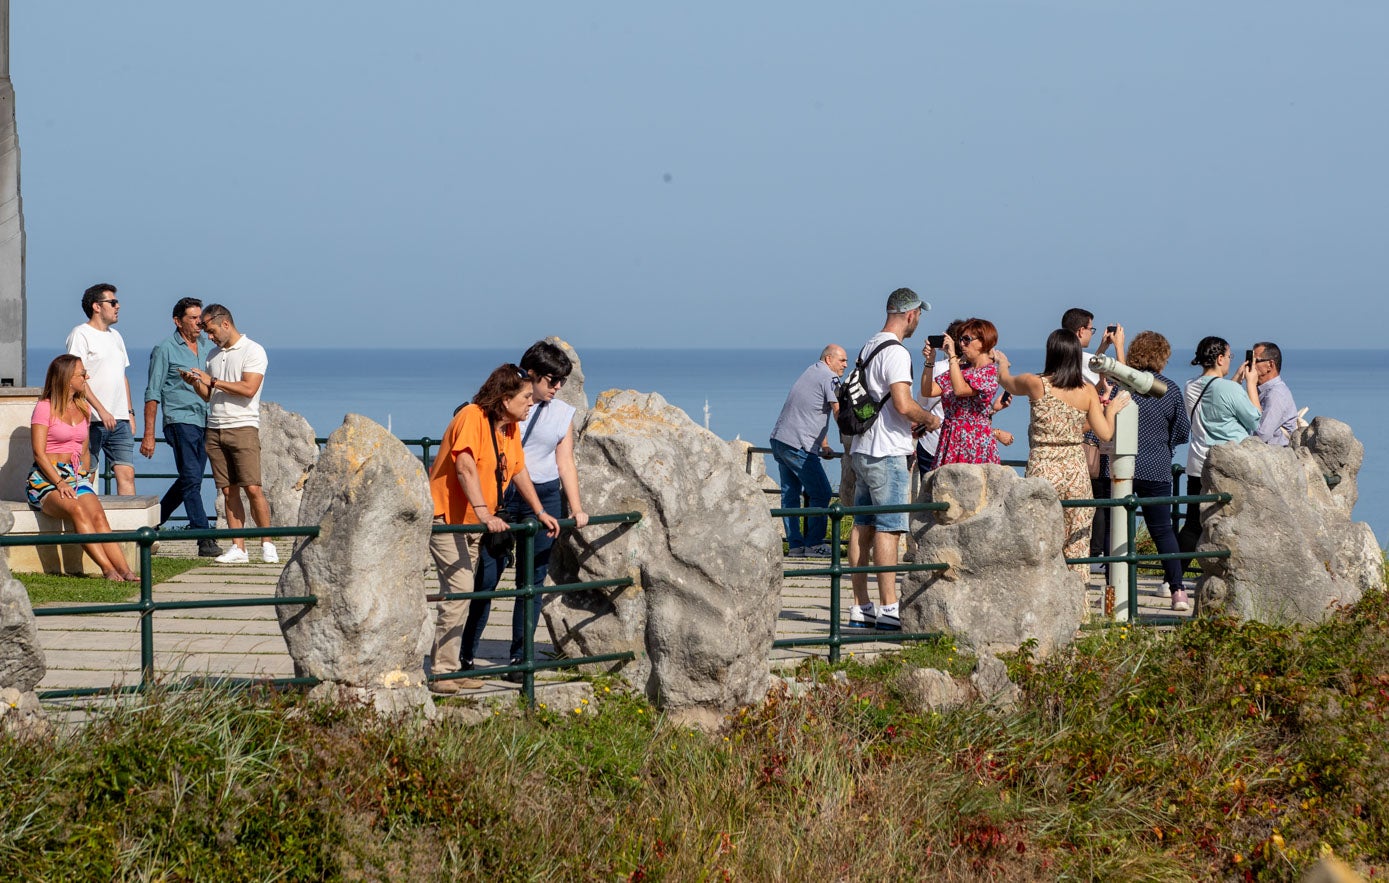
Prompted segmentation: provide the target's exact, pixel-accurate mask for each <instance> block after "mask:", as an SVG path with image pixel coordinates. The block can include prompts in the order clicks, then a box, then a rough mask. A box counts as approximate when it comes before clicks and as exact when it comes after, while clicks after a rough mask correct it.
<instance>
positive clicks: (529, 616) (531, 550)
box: [513, 518, 538, 708]
mask: <svg viewBox="0 0 1389 883" xmlns="http://www.w3.org/2000/svg"><path fill="white" fill-rule="evenodd" d="M537 526H538V522H536V520H535V519H534V518H527V519H526V520H525V522H523V523H522V525H521V530H520V534H521V543H520V546H519V548H518V549H517V550H516V552H517V556H516V583H517V585H516V588H518V589H520V590H521V591H523V592H525V594H524V595H522V596H521V597H519V598H517V599H516V600H517V601H519V602H520V603H521V613H522V615H523V616H524V619H522V620H521V622H522V623H524V624H525V630H524V631H523V632H522V637H521V661H522V662H523V663H525V669H524V670H523V671H522V672H521V693H522V694H523V695H524V696H525V697H526V705H527V706H528V707H530V708H535V629H534V627H533V624H534V622H535V619H536V608H535V594H536V585H535V531H536V528H537ZM513 615H514V614H513Z"/></svg>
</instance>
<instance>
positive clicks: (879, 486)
mask: <svg viewBox="0 0 1389 883" xmlns="http://www.w3.org/2000/svg"><path fill="white" fill-rule="evenodd" d="M930 308H931V306H930V304H927V303H925V302H924V301H922V300H921V298H919V297H917V296H916V292H914V291H912V290H911V289H910V288H899V289H897V290H896V291H894V292H892V294H891V295H889V296H888V299H887V321H886V322H885V323H884V324H883V330H882V331H879V332H878V333H877V334H875V335H873V336H872V337H870V338H869V339H868V342H867V343H866V344H864V345H863V349H861V350H860V351H859V359H860V360H861V361H863V362H864V387H865V388H866V389H867V390H868V393H869V394H870V395H872V396H873V397H874V398H876V399H879V400H882V401H883V406H882V410H881V411H880V412H879V414H878V418H877V419H876V420H874V421H873V424H872V425H871V426H869V427H868V429H867V430H866V431H865V432H864V433H863V434H862V435H859V436H854V437H852V438H851V439H846V441H845V444H846V447H847V446H848V445H849V443H850V442H852V445H853V447H852V454H851V455H850V458H849V460H850V465H851V466H852V468H853V470H854V479H855V484H854V501H853V504H854V505H855V506H892V505H902V504H905V503H906V502H907V496H908V489H909V488H910V485H911V473H910V472H909V471H908V469H907V456H908V455H909V454H911V452H912V446H913V445H914V442H913V441H912V424H914V423H915V424H920V425H923V426H925V428H926V430H927V431H928V432H929V431H932V430H934V429H937V428H939V427H940V418H938V417H937V416H935V415H934V414H932V413H930V412H929V411H926V410H925V409H923V408H922V407H921V405H919V404H917V401H916V399H915V398H913V396H912V357H911V352H910V351H909V350H908V349H907V348H906V347H905V346H903V345H902V341H903V340H904V339H906V338H908V337H911V336H912V335H913V334H915V333H916V327H917V325H918V324H920V322H921V314H922V313H924V312H925V311H926V310H929V309H930ZM884 343H886V344H887V346H885V347H883V349H882V350H881V351H879V352H878V354H877V355H876V356H873V355H872V354H873V352H874V350H876V349H877V348H878V347H879V345H881V344H884ZM906 530H907V514H906V513H905V512H888V513H878V514H861V515H855V516H854V531H853V541H852V542H850V544H849V553H850V563H851V564H852V565H853V566H854V567H866V566H868V564H869V552H870V550H871V552H872V558H873V561H874V562H876V563H877V564H878V565H879V566H881V565H885V564H896V563H897V543H898V538H899V536H900V535H901V534H902V533H904V532H906ZM853 586H854V606H853V607H851V608H849V625H850V626H852V627H857V628H874V627H876V628H879V629H885V630H890V631H895V630H900V629H901V627H902V624H901V619H900V618H899V617H898V613H897V609H898V608H897V574H896V573H895V572H886V573H879V574H878V598H879V600H880V601H881V602H882V603H881V605H879V606H878V607H877V608H876V609H875V608H874V607H873V603H872V602H871V601H870V600H869V599H868V575H867V574H866V573H856V574H854V575H853Z"/></svg>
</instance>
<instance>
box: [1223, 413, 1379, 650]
mask: <svg viewBox="0 0 1389 883" xmlns="http://www.w3.org/2000/svg"><path fill="white" fill-rule="evenodd" d="M1320 421H1321V418H1318V422H1320ZM1341 425H1342V426H1344V424H1341ZM1325 428H1326V424H1323V429H1325ZM1315 438H1316V436H1315V435H1313V439H1312V440H1313V441H1315ZM1358 445H1359V443H1358V442H1357V443H1356V445H1355V446H1350V445H1344V446H1342V450H1347V451H1348V450H1350V449H1352V448H1354V447H1358ZM1343 463H1345V464H1348V463H1349V461H1348V460H1347V461H1343ZM1325 469H1326V467H1325V465H1324V463H1323V462H1322V461H1320V460H1319V459H1318V458H1317V457H1315V456H1313V454H1312V452H1311V450H1310V449H1309V448H1308V447H1307V446H1303V447H1300V448H1298V447H1286V448H1285V447H1273V446H1271V445H1267V444H1265V443H1263V442H1261V441H1259V440H1258V439H1256V438H1248V439H1245V440H1244V441H1242V442H1240V443H1239V444H1223V445H1216V446H1215V447H1214V448H1212V449H1211V452H1210V454H1209V455H1208V456H1207V457H1206V470H1205V473H1204V476H1203V478H1202V482H1201V486H1202V489H1203V490H1204V491H1205V492H1206V493H1215V494H1218V493H1228V494H1230V496H1231V500H1230V502H1228V503H1214V504H1208V505H1207V506H1205V507H1203V508H1202V514H1201V526H1202V534H1201V544H1200V545H1199V546H1198V547H1197V551H1198V552H1200V551H1206V550H1211V549H1229V550H1230V557H1229V558H1201V559H1199V560H1200V563H1201V569H1202V576H1201V578H1200V579H1199V580H1198V581H1197V584H1196V589H1197V591H1198V592H1199V593H1200V597H1201V603H1202V609H1203V610H1207V611H1213V612H1223V613H1229V614H1232V615H1234V616H1237V617H1239V618H1241V619H1254V620H1258V621H1260V622H1266V623H1273V624H1289V623H1317V622H1321V621H1322V620H1323V619H1325V618H1326V617H1327V615H1328V614H1329V613H1330V612H1331V608H1332V606H1333V605H1335V604H1353V603H1355V602H1356V601H1358V600H1360V597H1361V595H1363V594H1364V593H1365V592H1367V591H1372V590H1376V589H1383V587H1384V554H1383V552H1381V551H1380V548H1379V543H1378V542H1377V541H1376V540H1375V535H1374V532H1373V531H1372V530H1370V527H1369V525H1367V524H1361V523H1355V522H1352V521H1351V520H1350V513H1349V511H1348V510H1347V509H1346V506H1345V502H1344V501H1343V500H1338V499H1337V498H1336V495H1335V493H1334V492H1333V491H1332V490H1330V489H1329V488H1328V487H1327V486H1326V479H1325V478H1324V471H1325ZM1356 471H1358V468H1357V470H1356ZM1350 478H1351V481H1352V482H1353V479H1354V476H1353V474H1352V475H1351V476H1350Z"/></svg>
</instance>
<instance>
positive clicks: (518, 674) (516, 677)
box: [502, 671, 526, 684]
mask: <svg viewBox="0 0 1389 883" xmlns="http://www.w3.org/2000/svg"><path fill="white" fill-rule="evenodd" d="M502 680H504V681H506V682H507V683H508V684H524V683H525V682H526V673H525V672H523V671H509V672H507V673H506V674H504V675H502Z"/></svg>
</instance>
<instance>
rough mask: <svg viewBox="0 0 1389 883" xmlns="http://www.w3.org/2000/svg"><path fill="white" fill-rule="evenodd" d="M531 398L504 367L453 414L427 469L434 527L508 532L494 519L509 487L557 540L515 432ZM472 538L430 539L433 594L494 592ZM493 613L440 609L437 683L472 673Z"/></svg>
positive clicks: (466, 683) (485, 604) (490, 560)
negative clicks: (435, 570)
mask: <svg viewBox="0 0 1389 883" xmlns="http://www.w3.org/2000/svg"><path fill="white" fill-rule="evenodd" d="M533 399H534V392H533V390H532V387H531V382H530V378H529V376H528V375H527V374H526V372H525V371H522V370H521V369H520V367H519V366H517V365H513V364H510V363H508V364H505V365H502V366H501V367H499V368H497V369H496V370H494V371H493V372H492V373H491V374H490V375H489V376H488V378H487V380H486V381H484V382H483V384H482V388H481V389H479V390H478V391H477V395H475V396H473V401H472V403H471V404H467V405H464V406H463V407H461V408H459V409H458V411H457V412H456V413H455V414H454V416H453V420H452V421H451V422H450V423H449V426H448V429H446V430H444V437H443V439H442V440H440V442H439V453H438V454H437V455H436V456H435V457H434V465H433V466H431V467H430V469H429V492H430V496H432V497H433V499H434V523H435V524H482V525H484V526H485V527H486V528H487V530H488V531H489V532H491V533H500V532H502V531H505V530H506V529H507V527H508V525H507V522H506V521H504V520H503V519H501V518H499V517H497V510H498V506H499V505H500V503H501V500H500V497H501V493H502V492H504V490H505V488H506V486H507V485H508V484H511V483H512V482H515V484H516V487H517V488H518V490H519V491H520V493H521V497H522V499H524V500H525V501H526V505H528V506H530V507H531V511H533V512H534V513H535V517H536V518H537V519H538V520H539V521H540V523H541V524H543V525H544V526H545V532H546V534H547V535H548V536H550V537H554V536H557V535H558V534H559V522H558V521H556V520H555V519H554V517H553V516H551V515H550V514H549V513H548V512H546V511H545V507H544V506H543V505H541V503H540V498H539V497H538V496H537V495H536V493H535V485H534V484H533V483H532V482H531V478H530V473H529V472H527V471H526V455H525V452H524V450H523V448H522V445H521V434H520V432H518V431H517V424H518V423H519V422H520V421H522V420H524V419H525V418H526V415H527V414H529V413H530V409H531V403H532V401H533ZM482 546H483V543H482V535H481V534H477V533H436V534H432V535H431V536H430V538H429V552H430V555H431V556H432V557H433V558H434V564H435V566H436V567H437V568H438V570H439V589H440V591H441V592H443V593H445V594H452V593H462V592H470V591H472V592H490V591H493V590H494V589H495V588H496V587H497V580H498V578H499V576H500V570H501V567H500V565H501V563H502V562H500V561H498V560H497V559H496V558H495V557H493V556H491V555H488V554H487V553H486V552H484V551H483V549H482ZM491 610H492V601H491V599H490V598H488V599H484V600H479V601H471V602H468V601H461V600H460V601H447V600H446V601H440V602H439V606H438V619H437V620H436V622H435V627H434V648H433V650H432V651H431V653H430V665H431V671H432V672H433V673H434V674H436V675H441V674H452V673H454V672H460V671H466V670H468V669H471V668H472V667H473V657H474V655H475V654H476V653H477V648H478V642H479V641H480V640H481V638H482V629H483V627H484V626H486V625H487V616H488V614H489V613H490V612H491ZM481 686H482V682H481V681H479V680H476V679H474V678H450V679H448V680H442V681H432V682H431V683H430V689H431V690H433V691H434V692H436V693H457V692H458V691H459V690H476V689H478V688H480V687H481Z"/></svg>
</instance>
